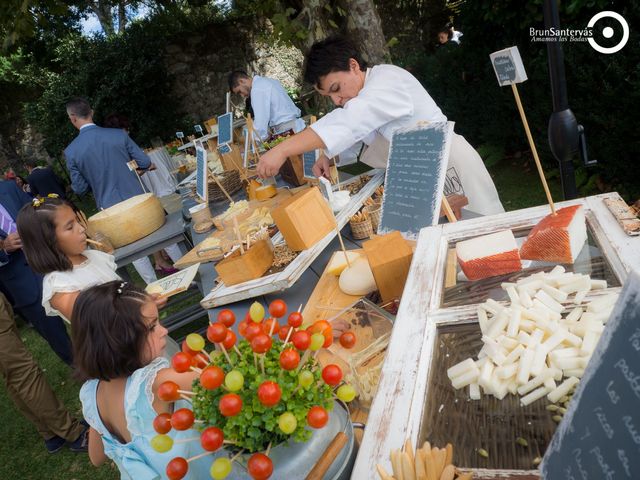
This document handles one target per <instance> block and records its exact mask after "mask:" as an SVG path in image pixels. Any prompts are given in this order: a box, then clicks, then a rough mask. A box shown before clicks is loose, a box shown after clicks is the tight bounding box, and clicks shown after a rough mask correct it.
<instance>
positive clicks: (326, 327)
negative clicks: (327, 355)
mask: <svg viewBox="0 0 640 480" xmlns="http://www.w3.org/2000/svg"><path fill="white" fill-rule="evenodd" d="M307 331H308V332H309V333H311V334H314V333H321V334H322V335H323V336H324V345H322V346H323V347H324V348H329V347H330V346H331V344H332V343H333V329H332V328H331V324H330V323H329V322H327V321H326V320H318V321H317V322H315V323H314V324H313V325H311V326H310V327H309V328H307Z"/></svg>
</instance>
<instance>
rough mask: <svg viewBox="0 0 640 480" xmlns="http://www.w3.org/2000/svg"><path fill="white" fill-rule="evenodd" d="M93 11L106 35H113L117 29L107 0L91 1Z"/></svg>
mask: <svg viewBox="0 0 640 480" xmlns="http://www.w3.org/2000/svg"><path fill="white" fill-rule="evenodd" d="M89 6H90V7H91V11H93V13H95V14H96V16H97V17H98V21H99V22H100V26H101V27H102V30H104V33H105V35H113V34H114V33H116V32H115V29H114V28H113V17H112V16H111V6H110V5H109V2H107V1H101V0H93V1H91V2H89Z"/></svg>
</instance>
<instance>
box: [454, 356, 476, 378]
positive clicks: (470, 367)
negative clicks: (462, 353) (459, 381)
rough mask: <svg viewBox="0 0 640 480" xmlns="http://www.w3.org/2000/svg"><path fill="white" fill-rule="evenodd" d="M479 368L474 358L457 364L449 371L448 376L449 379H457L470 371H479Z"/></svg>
mask: <svg viewBox="0 0 640 480" xmlns="http://www.w3.org/2000/svg"><path fill="white" fill-rule="evenodd" d="M477 370H478V367H477V366H476V362H475V361H474V360H473V358H467V359H465V360H463V361H462V362H460V363H456V364H455V365H454V366H453V367H451V368H449V369H448V370H447V376H448V377H449V379H453V378H455V377H459V376H460V375H463V374H465V373H467V372H469V371H477Z"/></svg>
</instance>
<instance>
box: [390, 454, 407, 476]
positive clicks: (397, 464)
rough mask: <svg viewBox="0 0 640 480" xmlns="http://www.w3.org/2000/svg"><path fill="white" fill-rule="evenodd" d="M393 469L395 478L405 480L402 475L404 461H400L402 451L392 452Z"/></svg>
mask: <svg viewBox="0 0 640 480" xmlns="http://www.w3.org/2000/svg"><path fill="white" fill-rule="evenodd" d="M391 467H392V468H393V476H394V477H396V478H397V479H398V480H404V476H403V475H402V461H401V460H400V451H399V450H391Z"/></svg>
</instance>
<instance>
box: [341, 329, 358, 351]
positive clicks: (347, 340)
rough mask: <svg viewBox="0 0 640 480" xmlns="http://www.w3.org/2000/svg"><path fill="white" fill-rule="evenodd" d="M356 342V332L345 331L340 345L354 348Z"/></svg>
mask: <svg viewBox="0 0 640 480" xmlns="http://www.w3.org/2000/svg"><path fill="white" fill-rule="evenodd" d="M355 344H356V334H355V333H353V332H344V333H343V334H342V335H340V345H342V347H343V348H353V346H354V345H355Z"/></svg>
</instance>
